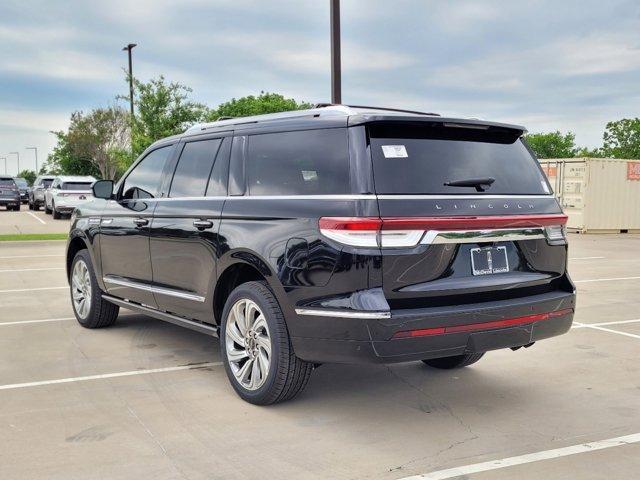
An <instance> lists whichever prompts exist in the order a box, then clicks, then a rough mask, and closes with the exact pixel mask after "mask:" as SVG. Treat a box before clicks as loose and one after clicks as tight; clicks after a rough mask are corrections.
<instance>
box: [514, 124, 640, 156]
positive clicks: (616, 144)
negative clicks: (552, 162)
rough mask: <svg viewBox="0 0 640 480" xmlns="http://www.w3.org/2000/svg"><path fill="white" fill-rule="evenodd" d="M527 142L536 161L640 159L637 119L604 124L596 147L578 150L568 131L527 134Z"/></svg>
mask: <svg viewBox="0 0 640 480" xmlns="http://www.w3.org/2000/svg"><path fill="white" fill-rule="evenodd" d="M526 139H527V143H528V144H529V146H530V147H531V149H532V150H533V151H534V152H535V154H536V156H537V157H538V158H572V157H596V158H630V159H640V118H623V119H622V120H618V121H615V122H609V123H607V126H606V127H605V130H604V134H603V136H602V146H601V147H598V148H593V149H589V148H585V147H578V146H577V145H576V143H575V139H576V136H575V134H573V133H572V132H567V133H561V132H559V131H556V132H548V133H530V134H528V135H527V136H526Z"/></svg>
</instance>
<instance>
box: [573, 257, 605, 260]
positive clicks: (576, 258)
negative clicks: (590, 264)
mask: <svg viewBox="0 0 640 480" xmlns="http://www.w3.org/2000/svg"><path fill="white" fill-rule="evenodd" d="M603 258H605V257H569V260H600V259H603Z"/></svg>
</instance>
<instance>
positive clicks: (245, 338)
mask: <svg viewBox="0 0 640 480" xmlns="http://www.w3.org/2000/svg"><path fill="white" fill-rule="evenodd" d="M225 347H226V351H227V360H228V361H229V366H230V367H231V372H232V373H233V375H234V377H235V378H236V380H237V381H238V383H239V384H240V385H241V386H242V387H243V388H246V389H247V390H257V389H258V388H260V387H261V386H262V385H264V383H265V381H266V380H267V376H268V374H269V367H270V365H271V336H270V334H269V326H268V325H267V320H266V318H265V316H264V314H263V313H262V310H260V307H258V305H257V304H256V303H255V302H254V301H253V300H249V299H247V298H243V299H241V300H238V301H237V302H236V303H235V304H234V305H233V307H231V310H230V311H229V315H228V317H227V325H226V329H225Z"/></svg>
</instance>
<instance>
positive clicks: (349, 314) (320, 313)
mask: <svg viewBox="0 0 640 480" xmlns="http://www.w3.org/2000/svg"><path fill="white" fill-rule="evenodd" d="M296 313H297V314H298V315H312V316H315V317H336V318H362V319H368V320H372V319H373V320H375V319H383V318H391V312H365V311H362V310H360V311H349V310H327V309H325V308H296Z"/></svg>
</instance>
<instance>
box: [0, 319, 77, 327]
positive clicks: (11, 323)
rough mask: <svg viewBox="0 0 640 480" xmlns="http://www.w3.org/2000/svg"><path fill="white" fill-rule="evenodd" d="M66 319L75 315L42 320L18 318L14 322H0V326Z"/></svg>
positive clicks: (62, 320)
mask: <svg viewBox="0 0 640 480" xmlns="http://www.w3.org/2000/svg"><path fill="white" fill-rule="evenodd" d="M66 320H75V317H64V318H44V319H42V320H19V321H16V322H0V327H6V326H7V325H22V324H26V323H46V322H64V321H66Z"/></svg>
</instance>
